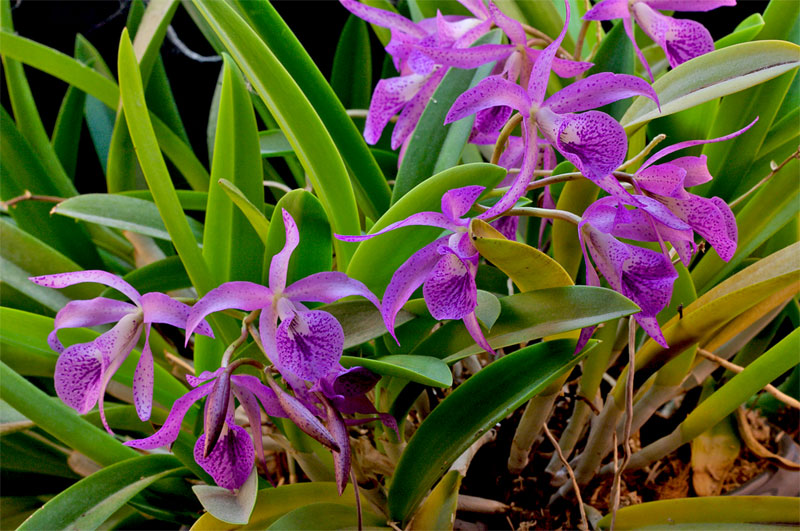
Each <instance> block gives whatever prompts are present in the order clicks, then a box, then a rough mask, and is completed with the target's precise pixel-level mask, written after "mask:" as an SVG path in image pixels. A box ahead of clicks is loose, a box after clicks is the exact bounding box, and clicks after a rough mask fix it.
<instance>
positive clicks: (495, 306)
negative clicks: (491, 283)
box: [475, 289, 502, 330]
mask: <svg viewBox="0 0 800 531" xmlns="http://www.w3.org/2000/svg"><path fill="white" fill-rule="evenodd" d="M501 311H502V307H501V306H500V300H499V299H498V298H497V296H496V295H495V294H493V293H489V292H488V291H484V290H482V289H479V290H478V305H477V306H476V307H475V316H476V317H477V318H478V320H479V321H480V322H481V324H482V325H483V326H484V328H486V330H491V329H492V327H493V326H494V324H495V323H496V322H497V318H498V317H500V312H501Z"/></svg>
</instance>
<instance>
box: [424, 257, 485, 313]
mask: <svg viewBox="0 0 800 531" xmlns="http://www.w3.org/2000/svg"><path fill="white" fill-rule="evenodd" d="M422 293H423V295H424V297H425V302H426V303H427V305H428V310H429V311H430V312H431V315H432V316H433V318H434V319H437V320H440V321H441V320H443V319H461V318H462V317H464V316H465V315H467V314H469V313H472V311H473V310H475V307H476V306H477V305H478V292H477V287H476V286H475V277H474V275H473V274H472V272H471V271H470V270H469V268H468V267H467V266H466V265H465V264H464V262H463V261H462V260H461V258H459V257H458V256H457V255H456V254H455V253H454V252H453V251H452V250H451V249H450V248H449V247H446V248H445V255H444V256H443V257H441V259H439V261H438V262H437V263H436V266H434V268H433V270H432V271H431V273H430V275H429V276H428V278H427V280H426V281H425V284H424V285H423V287H422Z"/></svg>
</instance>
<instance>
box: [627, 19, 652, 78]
mask: <svg viewBox="0 0 800 531" xmlns="http://www.w3.org/2000/svg"><path fill="white" fill-rule="evenodd" d="M622 26H623V28H625V34H626V35H628V39H630V41H631V44H632V45H633V51H634V52H635V53H636V57H638V58H639V62H640V63H642V66H644V69H645V70H646V71H647V77H648V78H650V82H651V83H652V82H653V71H652V70H651V69H650V64H649V63H648V62H647V59H646V58H645V56H644V52H643V51H642V50H641V48H639V45H638V44H636V37H635V35H634V32H633V20H632V19H631V17H629V16H626V17H624V18H623V19H622Z"/></svg>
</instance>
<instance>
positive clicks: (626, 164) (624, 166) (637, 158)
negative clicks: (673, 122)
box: [617, 134, 667, 171]
mask: <svg viewBox="0 0 800 531" xmlns="http://www.w3.org/2000/svg"><path fill="white" fill-rule="evenodd" d="M665 138H667V135H665V134H660V135H657V136H656V137H655V138H653V140H651V141H650V143H649V144H647V145H646V146H645V147H644V149H643V150H641V151H640V152H639V153H637V154H636V156H634V157H633V158H632V159H630V160H626V161H625V162H623V163H622V166H620V167H619V168H617V171H622V170H625V169H627V168H630V167H631V166H633V165H634V164H636V163H638V162H641V161H642V160H643V159H644V158H645V157H646V156H647V155H649V154H650V152H651V151H653V148H655V147H656V146H657V145H658V144H660V143H661V142H662V141H663V140H664V139H665Z"/></svg>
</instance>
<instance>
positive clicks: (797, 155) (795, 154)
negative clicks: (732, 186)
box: [728, 146, 800, 208]
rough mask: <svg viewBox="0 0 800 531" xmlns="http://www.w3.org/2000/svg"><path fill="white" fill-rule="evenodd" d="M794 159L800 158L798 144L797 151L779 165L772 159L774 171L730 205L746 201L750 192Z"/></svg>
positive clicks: (734, 205) (733, 205)
mask: <svg viewBox="0 0 800 531" xmlns="http://www.w3.org/2000/svg"><path fill="white" fill-rule="evenodd" d="M792 159H800V146H797V149H796V150H795V152H794V153H792V154H791V155H789V157H788V158H787V159H786V160H784V161H783V162H781V163H780V164H778V165H777V166H776V165H775V161H772V162H770V169H771V170H772V171H770V172H769V173H768V174H767V176H766V177H764V178H763V179H761V180H760V181H758V183H756V185H755V186H753V187H752V188H750V189H749V190H748V191H746V192H745V193H743V194H742V195H740V196H739V197H737V198H736V199H734V200H733V201H731V202H730V203H729V204H728V206H730V207H731V208H735V207H736V205H738V204H739V203H741V202H742V201H744V200H745V199H746V198H747V196H749V195H750V194H752V193H753V192H755V191H756V190H758V189H759V188H760V187H761V186H762V185H763V184H764V183H766V182H767V181H769V180H770V179H771V178H772V177H774V176H775V174H776V173H778V172H779V171H781V169H783V167H784V166H786V165H787V164H789V162H791V160H792Z"/></svg>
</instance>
